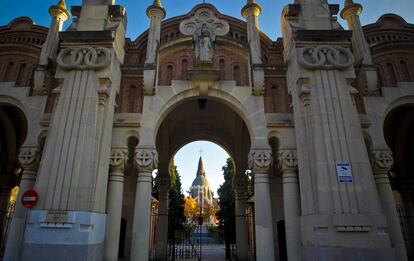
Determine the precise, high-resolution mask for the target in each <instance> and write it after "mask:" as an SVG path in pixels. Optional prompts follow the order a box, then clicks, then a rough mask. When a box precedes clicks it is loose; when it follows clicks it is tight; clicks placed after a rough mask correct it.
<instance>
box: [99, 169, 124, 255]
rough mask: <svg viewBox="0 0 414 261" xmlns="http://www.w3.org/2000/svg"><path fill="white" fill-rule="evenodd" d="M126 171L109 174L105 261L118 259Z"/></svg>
mask: <svg viewBox="0 0 414 261" xmlns="http://www.w3.org/2000/svg"><path fill="white" fill-rule="evenodd" d="M123 190H124V173H123V172H122V170H120V171H113V172H111V173H110V174H109V183H108V197H107V214H108V215H107V222H106V224H107V225H106V234H105V253H104V258H105V261H117V260H118V252H119V237H120V232H121V218H122V195H123Z"/></svg>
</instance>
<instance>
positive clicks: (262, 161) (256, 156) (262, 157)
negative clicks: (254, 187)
mask: <svg viewBox="0 0 414 261" xmlns="http://www.w3.org/2000/svg"><path fill="white" fill-rule="evenodd" d="M272 161H273V157H272V151H271V150H254V151H252V152H250V154H249V167H250V169H251V170H253V172H255V173H268V172H269V170H270V167H271V165H272Z"/></svg>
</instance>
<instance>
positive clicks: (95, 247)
mask: <svg viewBox="0 0 414 261" xmlns="http://www.w3.org/2000/svg"><path fill="white" fill-rule="evenodd" d="M47 214H48V211H32V212H31V213H30V218H29V221H28V224H27V229H26V235H25V240H24V244H23V250H22V254H21V260H42V261H49V260H50V261H52V260H53V261H54V260H76V261H86V260H88V261H89V260H102V259H103V250H104V238H105V223H106V214H100V213H94V212H75V211H69V212H67V221H66V222H65V223H48V222H46V221H47Z"/></svg>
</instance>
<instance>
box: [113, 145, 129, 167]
mask: <svg viewBox="0 0 414 261" xmlns="http://www.w3.org/2000/svg"><path fill="white" fill-rule="evenodd" d="M127 160H128V149H124V148H113V149H112V150H111V158H110V160H109V169H110V171H111V172H124V170H125V167H126V163H127Z"/></svg>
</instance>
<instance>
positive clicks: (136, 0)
mask: <svg viewBox="0 0 414 261" xmlns="http://www.w3.org/2000/svg"><path fill="white" fill-rule="evenodd" d="M256 1H257V3H259V4H260V5H261V6H262V9H263V12H262V15H261V16H260V18H259V20H260V29H261V30H262V31H263V32H264V33H266V34H267V35H268V36H269V37H270V38H271V39H272V40H276V39H277V38H278V37H280V36H281V28H280V14H281V12H282V9H283V7H284V6H285V5H286V4H289V3H293V0H289V1H288V0H256ZM354 1H355V2H359V3H361V4H362V5H363V6H364V12H363V13H362V15H361V20H362V23H363V24H368V23H373V22H375V21H376V20H377V19H378V18H379V17H380V16H381V15H382V14H384V13H396V14H399V15H401V16H402V17H403V18H405V19H406V21H407V22H409V23H414V12H413V9H414V0H365V1H362V0H354ZM57 2H58V0H0V3H1V6H2V8H1V9H0V24H1V25H3V24H7V23H9V22H10V21H11V20H13V19H14V18H16V17H18V16H29V17H31V18H32V19H33V20H34V21H35V22H36V23H37V24H39V25H44V26H49V23H50V17H49V15H48V8H49V6H51V5H53V4H55V3H57ZM81 2H82V1H81V0H66V3H67V5H68V6H72V5H80V4H81ZM152 2H153V0H116V4H120V5H122V6H124V7H125V8H126V10H127V14H128V28H127V36H128V37H130V38H132V39H135V38H137V37H138V36H139V35H140V34H141V33H142V32H144V31H145V30H146V29H147V27H148V25H149V20H148V18H147V16H146V14H145V10H146V8H147V7H148V6H149V5H151V4H152ZM202 2H203V1H202V0H162V3H163V5H164V7H165V9H166V11H167V17H166V19H168V18H171V17H174V16H177V15H182V14H186V13H187V12H189V11H190V10H191V9H192V7H193V6H194V5H196V4H198V3H202ZM206 2H207V3H211V4H213V5H215V6H216V7H217V8H218V10H219V11H220V12H222V13H223V14H227V15H230V16H233V17H236V18H239V19H243V18H242V17H241V15H240V10H241V8H242V7H243V6H244V5H245V3H246V0H206ZM343 2H344V0H330V1H329V3H332V4H341V8H342V7H343ZM341 24H342V25H343V26H344V27H346V23H344V22H343V21H342V22H341ZM68 25H69V22H67V23H66V25H65V26H68Z"/></svg>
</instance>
